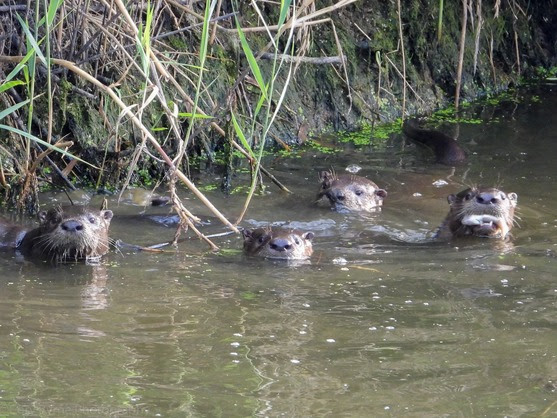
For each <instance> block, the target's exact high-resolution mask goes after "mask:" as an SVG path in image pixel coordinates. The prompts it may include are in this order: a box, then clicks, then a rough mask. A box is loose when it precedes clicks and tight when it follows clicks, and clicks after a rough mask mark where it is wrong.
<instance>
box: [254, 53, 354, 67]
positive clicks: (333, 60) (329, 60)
mask: <svg viewBox="0 0 557 418" xmlns="http://www.w3.org/2000/svg"><path fill="white" fill-rule="evenodd" d="M261 58H262V59H266V60H273V59H275V58H277V59H279V60H283V61H284V62H295V63H298V62H302V63H306V64H318V65H319V64H339V63H340V64H341V63H343V62H345V61H346V55H342V56H335V57H298V56H292V55H286V54H276V55H275V54H271V53H270V52H264V53H263V54H262V55H261Z"/></svg>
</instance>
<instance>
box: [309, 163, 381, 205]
mask: <svg viewBox="0 0 557 418" xmlns="http://www.w3.org/2000/svg"><path fill="white" fill-rule="evenodd" d="M319 181H320V182H321V190H320V191H319V193H318V194H317V201H318V200H320V199H321V198H322V197H323V196H326V197H327V199H329V202H330V203H331V206H332V207H333V208H334V209H335V210H337V211H339V212H342V211H347V210H349V211H351V210H354V211H366V212H372V211H375V210H377V208H378V207H380V206H381V205H382V204H383V199H385V197H387V192H386V191H385V190H384V189H380V188H379V187H378V186H377V184H375V183H374V182H373V181H371V180H369V179H367V178H365V177H361V176H356V175H354V174H340V175H337V174H336V173H335V172H334V171H322V172H321V173H320V174H319Z"/></svg>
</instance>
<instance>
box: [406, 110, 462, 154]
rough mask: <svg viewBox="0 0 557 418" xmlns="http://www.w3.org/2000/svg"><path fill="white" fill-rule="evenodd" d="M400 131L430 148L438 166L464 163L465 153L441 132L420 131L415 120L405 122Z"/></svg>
mask: <svg viewBox="0 0 557 418" xmlns="http://www.w3.org/2000/svg"><path fill="white" fill-rule="evenodd" d="M402 131H403V132H404V134H405V135H406V136H407V137H409V138H410V139H412V140H414V141H416V142H418V143H419V144H422V145H424V146H426V147H428V148H430V149H431V150H432V151H433V153H434V154H435V159H436V161H437V162H438V163H440V164H446V165H454V164H458V163H461V162H464V161H466V153H465V152H464V150H463V149H462V148H461V147H460V145H459V144H458V143H457V142H456V141H455V140H454V139H453V138H451V137H450V136H448V135H445V134H444V133H442V132H439V131H434V130H428V129H422V128H420V126H419V124H418V122H417V121H416V120H406V121H405V122H404V125H403V126H402Z"/></svg>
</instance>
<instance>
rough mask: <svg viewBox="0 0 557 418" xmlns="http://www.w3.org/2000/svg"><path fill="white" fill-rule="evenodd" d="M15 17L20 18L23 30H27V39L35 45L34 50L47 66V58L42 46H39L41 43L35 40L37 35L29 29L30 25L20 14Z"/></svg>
mask: <svg viewBox="0 0 557 418" xmlns="http://www.w3.org/2000/svg"><path fill="white" fill-rule="evenodd" d="M15 17H16V18H17V20H19V23H20V24H21V27H22V29H23V32H25V35H26V36H27V40H28V41H29V43H30V44H31V46H32V47H33V51H35V53H36V54H37V57H38V58H39V59H40V60H41V62H42V63H43V64H44V65H45V66H46V59H45V57H44V55H43V52H42V51H41V48H39V44H38V43H37V41H36V40H35V37H34V36H33V35H32V34H31V32H30V31H29V26H28V25H27V23H25V22H24V21H23V19H22V18H21V17H20V16H19V15H18V14H16V15H15Z"/></svg>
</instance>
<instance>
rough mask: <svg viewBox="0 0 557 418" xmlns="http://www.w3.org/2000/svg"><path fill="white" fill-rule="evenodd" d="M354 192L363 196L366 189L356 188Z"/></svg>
mask: <svg viewBox="0 0 557 418" xmlns="http://www.w3.org/2000/svg"><path fill="white" fill-rule="evenodd" d="M354 193H356V196H361V195H363V194H364V191H363V190H360V189H358V190H356V191H355V192H354Z"/></svg>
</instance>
